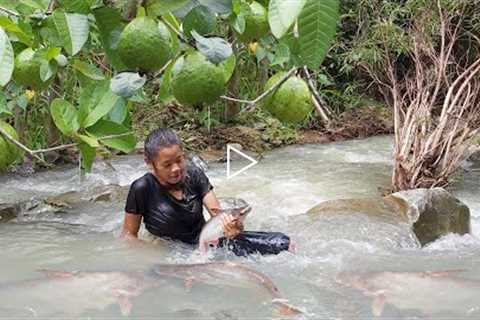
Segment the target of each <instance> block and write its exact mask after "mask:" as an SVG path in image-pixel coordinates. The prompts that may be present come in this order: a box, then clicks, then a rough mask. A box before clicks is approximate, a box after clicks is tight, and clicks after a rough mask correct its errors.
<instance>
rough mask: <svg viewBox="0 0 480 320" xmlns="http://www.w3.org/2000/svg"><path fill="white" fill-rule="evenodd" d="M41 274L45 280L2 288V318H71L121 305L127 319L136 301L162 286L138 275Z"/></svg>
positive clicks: (0, 305) (21, 282)
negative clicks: (144, 293)
mask: <svg viewBox="0 0 480 320" xmlns="http://www.w3.org/2000/svg"><path fill="white" fill-rule="evenodd" d="M42 272H43V273H44V274H45V275H46V276H45V277H43V278H39V279H33V280H25V281H17V282H12V283H8V284H2V285H0V300H1V301H2V303H1V304H0V314H5V313H7V314H8V312H9V311H13V312H14V313H15V314H18V313H22V314H25V315H29V316H33V317H48V316H53V315H54V316H59V315H62V316H68V317H72V316H80V315H82V314H83V313H84V312H86V311H88V310H104V309H106V308H107V307H109V306H111V305H115V304H118V306H119V307H120V312H121V313H122V315H124V316H127V315H129V314H130V312H131V310H132V302H131V299H132V298H133V297H137V296H139V295H141V294H142V293H143V292H144V291H145V290H147V289H149V288H153V287H156V286H159V285H161V281H159V279H158V278H151V277H150V276H149V275H148V274H147V273H144V272H136V271H135V272H116V271H112V272H65V271H53V270H42ZM7 301H9V302H8V303H6V302H7Z"/></svg>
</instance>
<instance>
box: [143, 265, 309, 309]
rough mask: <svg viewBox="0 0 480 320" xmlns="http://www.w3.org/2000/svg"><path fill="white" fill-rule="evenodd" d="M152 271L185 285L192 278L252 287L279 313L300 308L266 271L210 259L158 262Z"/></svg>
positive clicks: (222, 284) (225, 284)
mask: <svg viewBox="0 0 480 320" xmlns="http://www.w3.org/2000/svg"><path fill="white" fill-rule="evenodd" d="M151 271H152V272H153V273H154V274H157V275H161V276H169V277H174V278H180V279H182V280H184V281H185V284H186V285H187V286H192V285H193V284H194V283H195V282H198V283H204V284H208V285H213V286H219V287H220V286H230V287H238V288H253V289H256V292H258V293H261V294H263V295H266V296H267V297H268V299H270V300H271V301H272V304H273V306H274V307H275V309H276V310H277V311H278V312H279V313H280V314H282V315H290V316H291V315H298V314H302V312H301V311H300V310H299V309H297V308H295V307H293V306H291V305H289V304H288V303H287V301H286V300H285V299H284V298H283V297H282V295H281V293H280V291H279V290H278V288H277V286H276V285H275V283H273V281H272V280H271V279H270V278H269V277H268V276H267V275H265V274H263V273H261V272H258V271H256V270H254V269H252V268H249V267H247V266H244V265H241V264H238V263H233V262H210V263H197V264H183V265H176V264H157V265H155V266H154V267H153V268H152V269H151Z"/></svg>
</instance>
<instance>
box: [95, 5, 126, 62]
mask: <svg viewBox="0 0 480 320" xmlns="http://www.w3.org/2000/svg"><path fill="white" fill-rule="evenodd" d="M93 14H94V16H95V22H96V24H97V27H98V30H99V33H100V41H101V42H102V46H103V49H105V53H106V54H107V58H108V60H109V62H110V64H111V65H112V66H113V67H114V68H115V69H117V70H122V69H125V65H124V64H123V62H122V60H121V59H120V57H119V56H118V54H117V53H116V51H115V49H116V48H117V44H118V40H119V39H120V34H121V33H122V31H123V29H124V28H125V25H126V24H125V23H124V22H123V20H122V15H121V14H120V11H118V10H117V9H114V8H107V7H103V8H99V9H95V10H94V11H93Z"/></svg>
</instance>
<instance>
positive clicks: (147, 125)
mask: <svg viewBox="0 0 480 320" xmlns="http://www.w3.org/2000/svg"><path fill="white" fill-rule="evenodd" d="M179 114H181V112H179ZM163 117H165V115H164V114H162V115H158V117H155V115H153V116H151V117H148V118H143V119H137V120H138V124H139V125H137V126H136V132H137V136H138V137H139V138H140V140H142V138H144V137H145V136H146V135H147V134H148V132H149V131H150V130H152V129H154V128H156V127H158V126H161V125H162V124H164V125H165V124H167V125H168V123H171V122H172V119H169V121H167V120H166V119H165V118H163ZM169 127H171V128H174V129H175V130H176V131H177V132H178V134H179V135H180V136H181V138H182V140H183V141H184V144H185V147H186V149H187V150H190V151H195V152H198V153H201V154H202V153H207V154H209V153H213V154H220V153H219V151H221V152H223V151H224V150H225V146H226V144H229V143H230V144H232V143H236V144H239V145H241V146H242V148H243V149H244V150H246V151H250V152H253V153H257V154H261V153H263V152H265V151H268V150H272V149H275V148H278V147H282V146H286V145H291V144H306V143H327V142H334V141H343V140H348V139H355V138H367V137H371V136H376V135H386V134H392V133H393V118H392V114H391V112H390V111H389V110H388V109H386V108H378V107H364V108H357V109H352V110H349V111H347V112H344V113H343V114H341V115H340V116H339V117H338V118H337V119H334V120H333V121H332V123H331V124H329V125H324V124H322V123H319V122H318V121H317V120H312V121H311V123H309V124H308V125H307V126H306V128H304V129H295V128H290V127H286V126H283V125H282V124H281V123H280V122H279V121H277V120H275V119H272V118H257V119H248V118H247V119H243V120H242V119H240V121H238V122H237V123H232V124H228V125H219V126H217V127H214V128H211V129H210V130H208V129H207V128H205V127H202V126H199V125H198V124H195V123H194V122H193V123H189V122H188V123H186V122H184V121H179V122H177V123H173V124H172V125H169Z"/></svg>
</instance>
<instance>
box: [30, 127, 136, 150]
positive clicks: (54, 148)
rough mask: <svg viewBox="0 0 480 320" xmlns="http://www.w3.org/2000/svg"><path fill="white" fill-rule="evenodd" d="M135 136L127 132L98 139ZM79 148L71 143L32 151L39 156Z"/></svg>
mask: <svg viewBox="0 0 480 320" xmlns="http://www.w3.org/2000/svg"><path fill="white" fill-rule="evenodd" d="M131 134H133V133H132V132H125V133H120V134H112V135H108V136H103V137H100V138H97V139H98V140H108V139H115V138H120V137H124V136H129V135H131ZM76 146H78V143H69V144H64V145H60V146H56V147H52V148H47V149H38V150H33V151H31V153H32V154H37V153H47V152H52V151H57V150H63V149H68V148H73V147H76Z"/></svg>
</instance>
